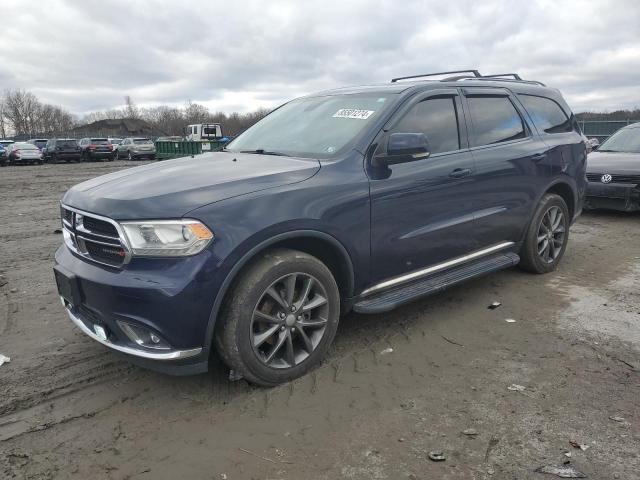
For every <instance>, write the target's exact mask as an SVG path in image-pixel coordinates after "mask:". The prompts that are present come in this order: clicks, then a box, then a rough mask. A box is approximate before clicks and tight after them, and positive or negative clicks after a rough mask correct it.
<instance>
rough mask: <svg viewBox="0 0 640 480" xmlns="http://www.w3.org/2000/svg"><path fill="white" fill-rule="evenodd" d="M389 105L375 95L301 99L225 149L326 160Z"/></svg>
mask: <svg viewBox="0 0 640 480" xmlns="http://www.w3.org/2000/svg"><path fill="white" fill-rule="evenodd" d="M390 103H392V102H391V99H390V98H389V96H388V95H387V96H384V95H379V94H378V95H376V94H374V93H367V94H356V95H331V96H326V97H310V98H300V99H297V100H293V101H292V102H289V103H287V104H285V105H283V106H282V107H280V108H279V109H277V110H275V111H274V112H272V113H271V114H269V115H267V116H266V117H265V118H263V119H262V120H260V121H259V122H258V123H256V124H255V125H254V126H253V127H251V128H249V129H248V130H247V131H246V132H244V133H243V134H241V135H240V136H239V137H238V138H236V139H235V140H233V141H232V142H231V143H230V144H229V146H228V147H227V148H226V150H229V151H232V152H241V151H252V152H253V151H258V152H257V153H262V151H264V152H265V153H269V152H271V153H280V154H285V155H292V156H298V157H319V158H327V157H331V156H334V155H335V154H337V153H339V152H340V151H342V150H344V149H346V148H348V147H349V146H350V145H351V144H353V142H354V141H355V140H356V138H357V136H358V135H359V134H360V133H361V132H362V131H363V130H364V129H365V127H367V125H371V123H372V122H373V121H375V119H376V118H378V117H379V116H380V115H381V114H382V112H383V111H384V110H385V108H387V107H388V105H389V104H390Z"/></svg>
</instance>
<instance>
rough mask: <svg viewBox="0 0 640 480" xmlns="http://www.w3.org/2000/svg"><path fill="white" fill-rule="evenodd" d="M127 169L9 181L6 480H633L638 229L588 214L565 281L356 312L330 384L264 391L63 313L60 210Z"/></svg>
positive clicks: (495, 279)
mask: <svg viewBox="0 0 640 480" xmlns="http://www.w3.org/2000/svg"><path fill="white" fill-rule="evenodd" d="M131 165H132V163H126V162H114V163H94V164H80V165H45V166H34V167H9V168H4V169H1V170H0V249H1V250H0V275H3V278H4V280H3V281H0V284H1V283H4V282H5V281H6V282H7V283H6V285H4V286H2V287H0V354H3V355H6V356H9V357H11V362H10V363H5V364H4V365H2V366H0V478H2V479H4V478H61V479H67V478H79V479H89V478H90V479H125V478H131V479H151V478H154V479H159V478H163V479H164V478H171V479H175V478H185V479H186V478H193V479H229V480H235V479H296V480H297V479H326V480H333V479H342V478H346V479H367V480H369V479H390V480H395V479H405V478H407V479H436V480H441V479H489V478H492V479H493V478H497V479H537V478H540V479H544V478H557V477H554V476H553V475H545V474H542V473H536V472H535V470H536V469H537V468H538V467H541V466H545V465H560V466H562V465H563V463H564V462H567V461H569V462H570V465H569V466H572V467H573V468H575V469H576V470H578V471H580V472H582V473H584V474H585V475H587V476H588V478H592V479H605V480H608V479H614V478H620V479H638V478H640V473H639V472H640V459H639V458H638V454H639V452H640V395H639V394H640V373H639V370H640V296H639V292H640V215H622V214H615V213H605V212H599V213H589V214H585V215H583V216H582V218H581V219H580V220H579V222H578V223H577V224H576V225H574V226H573V228H572V229H571V240H570V244H569V248H568V250H567V254H566V256H565V258H564V260H563V262H562V264H561V266H560V268H559V269H558V271H557V272H555V273H552V274H549V275H545V276H535V275H531V274H526V273H523V272H521V271H519V270H518V269H512V270H508V271H504V272H502V273H498V274H495V275H492V276H489V277H485V278H481V279H478V280H475V281H472V282H469V283H467V284H465V285H463V286H460V287H457V288H453V289H451V290H449V291H447V292H446V293H443V294H441V295H438V296H435V297H431V298H428V299H426V300H424V301H420V302H417V303H414V304H412V305H409V306H406V307H404V308H401V309H399V310H397V311H394V312H392V313H389V314H384V315H376V316H361V315H355V314H350V315H348V316H347V317H346V318H344V319H342V322H341V326H340V329H339V332H338V336H337V338H336V342H335V347H334V348H333V350H332V351H331V353H330V355H329V357H328V358H327V360H326V362H325V363H324V364H323V365H322V366H321V367H320V368H318V369H317V370H316V371H315V372H313V373H312V374H310V375H308V376H306V377H305V378H302V379H300V380H298V381H296V382H293V383H291V384H289V385H284V386H281V387H278V388H273V389H262V388H255V387H251V386H249V385H247V384H246V383H245V382H244V381H239V382H229V381H228V380H227V372H226V371H225V370H224V369H223V368H222V367H220V366H214V368H213V371H212V372H211V373H209V374H206V375H200V376H196V377H187V378H176V377H167V376H163V375H160V374H156V373H152V372H148V371H145V370H142V369H140V368H137V367H133V366H131V365H129V364H128V363H126V362H125V361H123V360H121V359H120V358H119V357H117V356H116V355H115V354H114V353H112V352H111V351H109V350H107V349H106V348H104V347H103V346H101V345H99V344H96V343H95V342H93V341H91V340H90V339H88V338H86V337H85V336H84V335H83V334H82V333H80V332H79V331H78V330H77V329H76V328H75V327H74V326H73V325H72V324H71V322H70V321H69V320H68V319H67V317H66V315H65V314H64V312H63V310H62V307H61V305H60V302H59V300H58V297H57V295H56V291H55V285H54V280H53V275H52V270H51V267H52V266H53V253H54V250H55V249H56V248H57V246H58V245H59V244H60V242H61V240H62V238H61V235H60V234H58V233H56V229H58V228H59V220H58V200H59V198H60V197H61V195H62V193H63V192H64V191H65V189H67V188H68V187H70V186H71V185H73V184H75V183H77V182H79V181H81V180H84V179H87V178H90V177H94V176H96V175H100V174H103V173H107V172H110V171H113V170H116V169H119V168H124V167H129V166H131ZM0 280H1V279H0ZM496 300H497V301H500V302H502V306H501V307H499V308H497V309H495V310H489V309H488V308H487V306H488V305H489V304H490V303H491V302H493V301H496ZM506 319H514V320H515V322H506V321H505V320H506ZM388 349H393V351H391V352H389V350H388ZM383 352H385V353H383ZM512 384H515V385H519V386H522V387H525V388H524V390H521V391H518V387H512V389H509V387H510V386H512ZM468 429H473V430H474V431H475V435H467V434H465V433H463V431H465V430H467V433H471V432H473V431H471V432H469V431H468ZM570 442H576V444H577V445H583V446H584V447H585V448H586V450H582V449H580V448H575V447H573V446H572V445H571V443H570ZM430 451H441V452H443V453H444V455H445V456H446V460H445V461H443V462H434V461H432V460H430V459H429V457H428V454H429V452H430ZM565 467H566V466H565Z"/></svg>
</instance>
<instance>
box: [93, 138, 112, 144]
mask: <svg viewBox="0 0 640 480" xmlns="http://www.w3.org/2000/svg"><path fill="white" fill-rule="evenodd" d="M91 143H92V144H93V145H107V144H108V143H109V140H107V139H106V138H92V139H91Z"/></svg>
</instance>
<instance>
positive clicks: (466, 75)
mask: <svg viewBox="0 0 640 480" xmlns="http://www.w3.org/2000/svg"><path fill="white" fill-rule="evenodd" d="M451 74H454V75H453V76H451V77H446V78H442V79H440V80H439V81H440V82H457V81H458V80H485V81H494V82H498V81H499V82H518V83H528V84H530V85H540V86H542V87H546V85H545V84H544V83H542V82H538V81H537V80H523V79H522V77H520V75H518V74H517V73H495V74H492V75H482V74H481V73H480V72H479V71H478V70H452V71H450V72H435V73H424V74H422V75H411V76H409V77H397V78H392V79H391V82H392V83H395V82H397V81H398V80H410V79H414V78H424V77H434V76H436V75H451ZM455 74H462V75H455ZM505 77H512V78H505Z"/></svg>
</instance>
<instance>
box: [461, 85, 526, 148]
mask: <svg viewBox="0 0 640 480" xmlns="http://www.w3.org/2000/svg"><path fill="white" fill-rule="evenodd" d="M467 103H468V105H469V111H470V114H471V123H472V125H473V135H472V146H474V147H478V146H481V145H493V144H496V143H502V142H509V141H511V140H518V139H521V138H525V137H526V136H527V134H526V131H525V128H524V122H523V121H522V118H521V117H520V114H519V113H518V111H517V110H516V107H515V106H514V105H513V103H511V100H510V99H509V97H507V96H497V95H496V96H493V95H471V96H468V97H467Z"/></svg>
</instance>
